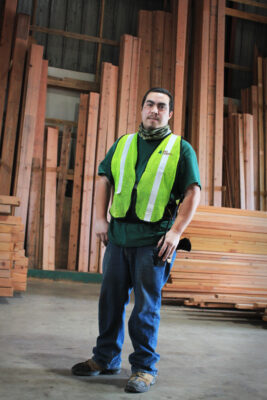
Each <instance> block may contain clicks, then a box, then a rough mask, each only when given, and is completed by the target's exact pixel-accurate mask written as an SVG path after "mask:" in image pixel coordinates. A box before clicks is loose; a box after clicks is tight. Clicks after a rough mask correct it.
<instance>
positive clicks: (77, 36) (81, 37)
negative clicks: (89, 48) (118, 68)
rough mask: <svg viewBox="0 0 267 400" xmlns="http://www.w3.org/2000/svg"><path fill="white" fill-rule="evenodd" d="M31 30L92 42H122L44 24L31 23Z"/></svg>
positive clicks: (113, 44)
mask: <svg viewBox="0 0 267 400" xmlns="http://www.w3.org/2000/svg"><path fill="white" fill-rule="evenodd" d="M30 31H33V32H41V33H47V34H49V35H58V36H63V37H66V38H71V39H77V40H83V41H85V42H90V43H101V44H107V45H109V46H119V45H120V43H119V42H117V41H116V40H110V39H103V38H99V37H96V36H89V35H84V34H81V33H74V32H67V31H62V30H60V29H51V28H45V27H43V26H37V25H31V26H30Z"/></svg>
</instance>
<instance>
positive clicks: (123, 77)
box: [116, 35, 133, 138]
mask: <svg viewBox="0 0 267 400" xmlns="http://www.w3.org/2000/svg"><path fill="white" fill-rule="evenodd" d="M132 48H133V36H130V35H123V36H122V37H121V47H120V61H119V91H118V112H117V132H116V137H117V138H118V137H120V136H122V135H125V134H126V133H128V132H127V123H128V113H129V98H130V77H131V66H132V57H131V56H132ZM130 112H132V110H130Z"/></svg>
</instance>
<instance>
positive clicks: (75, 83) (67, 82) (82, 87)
mask: <svg viewBox="0 0 267 400" xmlns="http://www.w3.org/2000/svg"><path fill="white" fill-rule="evenodd" d="M47 85H48V86H51V87H60V88H65V89H72V90H78V91H80V92H90V91H92V90H93V91H96V92H99V83H97V82H88V81H82V80H80V79H72V78H57V77H55V76H48V78H47Z"/></svg>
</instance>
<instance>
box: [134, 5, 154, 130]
mask: <svg viewBox="0 0 267 400" xmlns="http://www.w3.org/2000/svg"><path fill="white" fill-rule="evenodd" d="M137 32H138V33H137V36H138V37H140V38H141V54H140V59H141V60H142V62H141V63H140V69H139V81H138V93H137V106H136V115H137V121H136V126H135V129H136V130H137V129H138V127H139V124H140V111H141V104H142V99H143V96H144V94H145V93H146V92H147V91H148V90H149V89H150V86H151V85H150V69H151V40H152V12H151V11H145V10H140V11H139V14H138V30H137Z"/></svg>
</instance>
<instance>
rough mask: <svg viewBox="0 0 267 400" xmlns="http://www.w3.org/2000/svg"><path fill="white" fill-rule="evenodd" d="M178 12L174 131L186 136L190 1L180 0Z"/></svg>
mask: <svg viewBox="0 0 267 400" xmlns="http://www.w3.org/2000/svg"><path fill="white" fill-rule="evenodd" d="M177 12H178V15H177V33H176V34H177V38H176V59H175V84H174V115H173V131H174V132H175V133H176V134H177V135H181V136H184V118H185V115H183V111H184V110H185V108H184V102H185V101H186V98H185V94H186V91H185V87H186V82H185V76H186V73H185V65H186V42H187V24H188V13H189V1H188V0H182V1H181V0H179V2H178V10H177Z"/></svg>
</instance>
